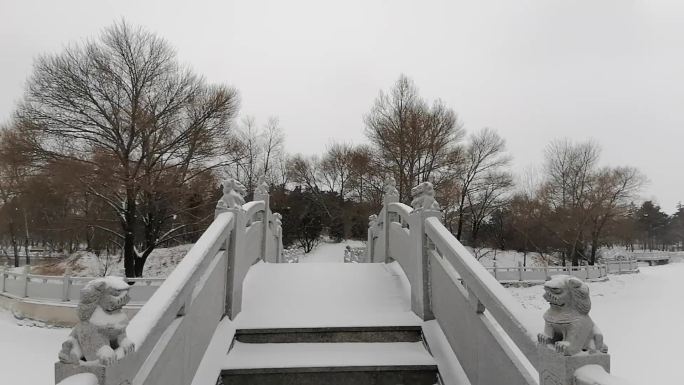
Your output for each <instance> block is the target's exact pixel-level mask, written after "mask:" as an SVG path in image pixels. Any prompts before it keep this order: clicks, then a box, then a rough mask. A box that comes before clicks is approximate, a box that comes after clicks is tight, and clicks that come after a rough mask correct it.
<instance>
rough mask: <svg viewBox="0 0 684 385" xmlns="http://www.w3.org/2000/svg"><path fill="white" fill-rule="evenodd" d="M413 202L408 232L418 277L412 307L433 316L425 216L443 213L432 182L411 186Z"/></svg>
mask: <svg viewBox="0 0 684 385" xmlns="http://www.w3.org/2000/svg"><path fill="white" fill-rule="evenodd" d="M411 196H412V197H413V200H412V201H411V206H412V207H413V211H412V212H411V214H410V215H409V229H410V230H409V234H410V236H411V245H413V247H415V249H414V250H415V253H416V255H417V257H418V258H417V260H416V264H417V265H416V266H415V269H414V271H415V272H416V277H414V280H413V282H411V310H413V312H414V313H416V314H417V315H418V316H419V317H420V318H422V319H423V320H431V319H434V318H435V317H434V315H433V314H432V307H431V305H430V264H429V261H430V256H429V254H428V253H429V249H430V246H429V245H428V242H429V241H428V238H427V235H426V234H425V220H426V219H427V218H430V217H435V218H437V219H439V218H440V217H441V213H440V211H439V210H440V208H439V204H438V203H437V201H436V200H435V190H434V188H433V187H432V183H430V182H423V183H421V184H419V185H418V186H416V187H414V188H412V189H411Z"/></svg>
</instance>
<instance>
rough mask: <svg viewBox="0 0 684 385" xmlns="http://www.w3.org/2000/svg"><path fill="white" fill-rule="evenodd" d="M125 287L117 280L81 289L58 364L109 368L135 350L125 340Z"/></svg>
mask: <svg viewBox="0 0 684 385" xmlns="http://www.w3.org/2000/svg"><path fill="white" fill-rule="evenodd" d="M128 288H129V286H128V284H127V283H126V282H125V281H124V280H123V278H121V277H111V276H110V277H104V278H97V279H94V280H92V281H90V282H88V283H87V284H86V285H85V287H83V289H81V301H80V302H79V304H78V319H79V320H80V322H79V323H78V324H77V325H76V326H75V327H74V329H73V330H72V331H71V334H70V335H69V338H68V339H67V340H66V341H64V343H62V350H61V351H60V352H59V360H60V361H61V362H63V363H67V364H81V365H97V364H99V365H104V366H108V365H111V364H112V363H113V362H114V361H116V360H118V359H121V358H123V357H124V356H126V355H127V354H128V353H131V352H132V351H133V350H134V349H135V345H134V344H133V342H132V341H131V340H129V339H128V337H126V326H128V316H127V315H126V313H124V312H123V310H121V309H122V308H123V307H124V305H126V304H127V303H128V301H129V296H128Z"/></svg>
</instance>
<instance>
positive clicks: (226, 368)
mask: <svg viewBox="0 0 684 385" xmlns="http://www.w3.org/2000/svg"><path fill="white" fill-rule="evenodd" d="M220 376H221V379H222V381H223V384H225V385H228V384H263V385H276V384H282V385H285V384H288V385H293V384H301V385H309V384H331V385H337V384H350V385H385V384H387V385H396V384H406V385H409V384H416V385H423V384H425V385H433V384H437V383H438V382H439V372H438V368H437V364H436V362H435V360H434V358H433V357H432V355H430V353H429V352H428V351H427V350H426V348H425V346H424V344H423V343H422V342H373V343H367V342H333V343H244V342H240V341H236V342H234V344H233V346H232V347H231V350H230V351H229V353H228V355H227V356H226V357H225V361H224V362H223V363H222V366H221V375H220Z"/></svg>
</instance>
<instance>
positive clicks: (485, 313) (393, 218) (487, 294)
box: [366, 180, 636, 385]
mask: <svg viewBox="0 0 684 385" xmlns="http://www.w3.org/2000/svg"><path fill="white" fill-rule="evenodd" d="M395 191H396V189H395V188H394V184H393V183H392V181H391V180H390V182H389V183H388V185H387V186H386V187H385V197H384V204H383V208H382V210H381V211H380V213H379V214H378V215H373V216H371V217H370V218H369V229H368V243H367V255H366V259H367V261H369V262H376V263H377V262H391V261H396V262H398V263H399V265H400V266H401V268H402V269H403V270H404V272H405V273H406V276H407V278H408V280H409V282H410V284H411V305H412V309H413V311H414V312H415V313H416V314H417V315H418V316H420V317H421V318H423V319H424V320H430V319H436V320H437V322H438V323H439V325H440V327H441V329H442V331H443V332H444V335H445V336H446V338H447V340H448V342H449V344H450V345H451V347H452V350H453V351H454V353H455V354H456V356H457V357H458V360H459V363H460V364H461V366H462V367H463V370H464V371H465V373H466V375H467V376H468V379H469V380H470V383H471V384H473V385H515V384H520V385H532V384H540V385H577V384H581V385H584V384H601V385H603V384H606V385H607V384H611V385H615V384H625V383H624V382H623V381H622V380H620V379H618V378H616V377H613V376H611V375H610V374H608V371H609V369H610V356H609V355H608V354H607V348H604V347H605V346H604V345H603V344H602V341H603V339H602V338H603V336H602V335H600V332H598V329H592V327H593V323H592V322H591V321H590V319H589V317H588V315H587V314H588V309H589V307H587V306H584V307H582V306H580V313H582V314H585V313H583V311H584V310H586V314H585V316H586V317H585V318H582V319H583V320H584V319H587V320H588V321H583V322H585V323H583V324H582V325H577V326H573V325H574V324H572V323H571V324H566V325H565V327H568V328H570V329H573V328H574V327H579V326H582V327H584V328H585V329H583V330H586V328H587V327H589V329H588V330H590V331H591V333H590V334H587V333H586V332H585V333H584V334H580V337H577V336H578V334H577V332H576V331H572V330H570V329H562V328H563V325H561V326H559V327H560V328H561V329H559V330H560V331H559V332H558V333H560V334H556V333H555V332H553V331H552V332H551V335H550V336H548V338H542V337H541V335H542V333H540V335H539V336H537V334H536V333H534V332H533V331H530V330H527V329H526V327H525V326H524V324H523V322H522V321H521V320H522V319H523V312H525V310H524V309H523V308H522V306H521V305H520V303H519V302H518V301H517V300H516V299H515V298H514V297H513V296H512V295H511V294H510V293H509V292H508V291H507V290H506V289H505V288H504V287H503V286H501V284H500V283H499V282H498V281H497V279H496V278H495V277H494V275H493V274H492V273H490V272H489V271H488V269H487V268H485V267H484V266H482V265H481V264H480V263H479V262H478V261H477V260H476V259H475V258H474V257H473V256H472V255H471V254H470V253H469V252H468V250H467V249H466V248H465V247H463V245H462V244H461V243H460V242H459V241H458V240H457V239H456V238H455V237H454V236H453V235H452V234H451V233H450V232H449V231H448V229H447V228H446V227H444V226H443V225H442V224H441V222H440V220H439V218H440V212H439V205H438V204H437V202H436V201H435V200H434V192H433V190H432V186H431V185H430V184H429V183H428V182H423V183H421V184H420V185H419V186H417V187H416V188H414V189H413V190H412V193H413V201H412V206H413V207H409V206H407V205H404V204H401V203H398V202H397V200H398V198H397V194H396V193H395ZM526 269H529V268H522V269H521V268H520V267H518V268H514V271H515V273H516V274H517V276H514V277H513V279H516V280H520V279H524V278H525V277H524V274H525V271H526ZM617 269H618V271H620V270H621V269H622V267H621V265H617ZM635 269H636V266H635V265H634V264H632V265H631V267H630V269H629V270H635ZM553 270H554V269H552V268H547V269H543V268H542V269H539V270H537V269H534V268H533V269H531V270H529V271H530V272H535V274H537V273H539V272H541V274H543V276H541V277H540V280H543V281H545V282H546V284H545V285H550V284H551V283H555V282H557V281H558V280H559V279H561V280H570V281H568V282H570V283H571V285H572V287H573V288H575V287H581V290H579V292H581V293H583V295H585V296H586V298H588V296H589V295H588V287H587V286H586V284H584V283H583V282H582V280H581V279H578V278H577V277H573V276H572V275H575V274H579V275H582V274H583V275H584V279H587V278H589V279H591V277H592V275H593V276H596V277H600V276H605V275H606V274H607V273H608V272H609V271H610V267H609V265H605V266H596V267H588V268H586V269H584V270H579V269H577V270H575V271H573V270H572V268H571V271H569V273H571V274H572V275H556V274H554V273H561V271H553ZM493 272H497V270H496V269H494V271H493ZM563 273H568V271H563ZM521 274H522V275H523V276H522V277H521ZM497 275H498V272H497ZM547 279H550V280H548V281H547ZM548 290H551V291H552V292H553V293H556V289H555V288H549V289H548ZM558 290H559V291H563V290H561V289H558ZM563 293H566V291H563ZM573 293H575V292H574V291H573ZM573 295H575V294H573ZM545 298H546V297H545ZM554 298H555V297H554ZM553 300H555V299H553ZM552 307H553V306H552ZM549 327H551V326H549V322H548V320H547V329H545V331H544V332H545V333H548V332H549V329H548V328H549ZM569 330H570V331H569ZM573 330H574V329H573ZM559 335H560V336H561V338H558V336H559ZM587 336H591V338H593V339H592V340H591V344H590V343H589V341H588V340H582V341H580V342H577V340H578V338H579V339H580V340H581V338H585V337H586V338H588V337H587ZM566 338H568V339H567V340H566ZM542 340H543V341H542ZM578 343H579V344H580V345H581V346H580V349H579V351H576V350H575V349H576V345H577V344H578ZM568 346H569V347H568ZM485 357H486V358H485ZM606 379H608V380H606ZM608 381H610V382H608Z"/></svg>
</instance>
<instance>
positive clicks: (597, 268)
mask: <svg viewBox="0 0 684 385" xmlns="http://www.w3.org/2000/svg"><path fill="white" fill-rule="evenodd" d="M485 269H487V271H489V272H490V273H491V274H492V275H493V276H494V278H496V279H497V280H498V281H500V282H512V281H519V282H544V281H548V280H549V279H550V278H551V277H552V276H553V275H557V274H567V275H572V276H575V277H577V278H580V279H582V280H596V279H602V278H605V277H606V276H607V275H608V268H607V266H605V265H594V266H589V265H587V266H523V265H522V263H519V264H518V266H516V267H501V266H496V265H494V266H492V267H485Z"/></svg>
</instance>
